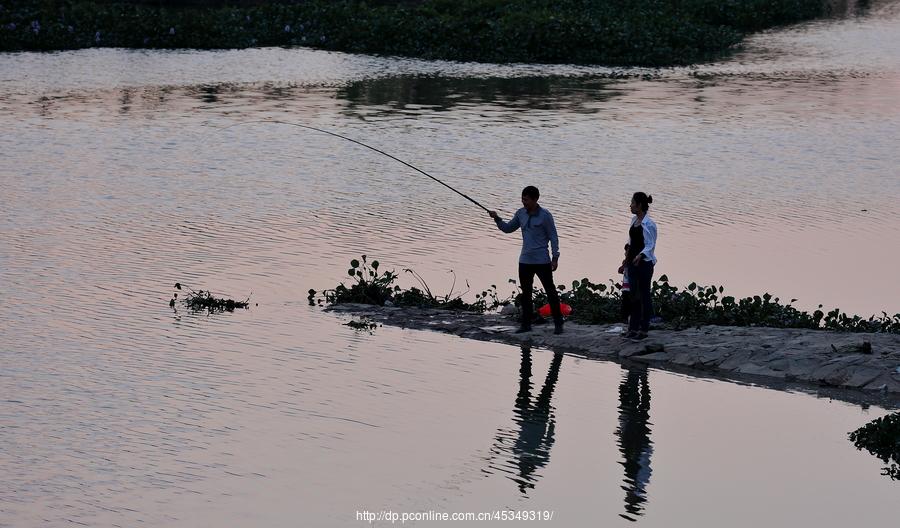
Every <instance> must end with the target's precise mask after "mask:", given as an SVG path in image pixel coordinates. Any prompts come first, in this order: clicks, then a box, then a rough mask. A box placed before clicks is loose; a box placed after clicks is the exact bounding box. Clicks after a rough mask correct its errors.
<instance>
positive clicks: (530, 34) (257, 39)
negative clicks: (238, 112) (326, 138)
mask: <svg viewBox="0 0 900 528" xmlns="http://www.w3.org/2000/svg"><path fill="white" fill-rule="evenodd" d="M0 4H2V5H0V51H17V50H63V49H77V48H88V47H125V48H199V49H215V48H247V47H256V46H309V47H314V48H321V49H329V50H339V51H348V52H360V53H375V54H386V55H402V56H411V57H422V58H427V59H449V60H464V61H482V62H539V63H582V64H606V65H612V66H667V65H679V64H690V63H694V62H698V61H703V60H709V59H713V58H716V57H719V56H721V55H722V54H724V53H727V52H728V51H729V50H731V49H732V48H733V47H734V46H735V45H736V44H738V43H739V42H740V41H741V39H742V38H743V37H744V35H746V34H747V33H748V32H752V31H757V30H760V29H764V28H768V27H772V26H776V25H781V24H788V23H793V22H798V21H801V20H806V19H810V18H814V17H816V16H821V15H822V14H824V13H825V12H826V11H827V9H828V8H827V4H826V3H825V2H824V1H823V0H419V1H413V0H407V1H380V2H378V1H375V2H372V1H370V2H365V1H362V0H296V1H285V0H282V1H280V2H276V1H272V2H250V1H247V0H244V1H239V2H231V3H226V2H215V1H212V0H193V1H185V0H181V1H171V0H170V1H164V0H157V1H155V2H128V1H102V0H12V1H9V0H5V1H3V0H0Z"/></svg>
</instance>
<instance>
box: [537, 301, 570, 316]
mask: <svg viewBox="0 0 900 528" xmlns="http://www.w3.org/2000/svg"><path fill="white" fill-rule="evenodd" d="M559 311H561V312H562V314H563V317H569V316H570V315H572V307H571V306H569V305H568V304H566V303H559ZM538 314H539V315H540V316H541V317H550V305H549V304H545V305H544V306H541V307H540V308H539V309H538Z"/></svg>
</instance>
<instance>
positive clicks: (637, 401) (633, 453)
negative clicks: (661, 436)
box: [616, 367, 653, 521]
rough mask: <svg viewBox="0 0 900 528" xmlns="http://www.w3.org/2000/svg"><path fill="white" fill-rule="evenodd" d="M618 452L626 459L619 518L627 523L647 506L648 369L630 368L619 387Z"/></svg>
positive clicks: (648, 469) (651, 445) (648, 444)
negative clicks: (623, 501) (622, 504)
mask: <svg viewBox="0 0 900 528" xmlns="http://www.w3.org/2000/svg"><path fill="white" fill-rule="evenodd" d="M616 435H618V437H619V451H620V452H621V453H622V456H623V457H624V458H625V460H624V461H623V462H620V463H621V464H622V465H623V466H624V467H625V485H624V486H622V488H623V489H624V490H625V511H626V512H627V513H628V515H626V514H620V515H621V516H622V517H624V518H626V519H628V520H629V521H635V520H636V519H634V518H633V517H631V516H632V515H641V514H642V512H643V509H644V503H645V502H647V484H649V483H650V473H652V470H651V469H650V455H651V454H652V453H653V443H652V442H651V441H650V385H649V383H648V382H647V369H646V368H643V367H631V368H629V369H628V371H627V372H626V374H625V376H624V377H623V379H622V383H620V384H619V428H618V429H617V430H616Z"/></svg>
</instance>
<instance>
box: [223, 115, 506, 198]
mask: <svg viewBox="0 0 900 528" xmlns="http://www.w3.org/2000/svg"><path fill="white" fill-rule="evenodd" d="M258 123H275V124H279V125H290V126H295V127H300V128H305V129H307V130H314V131H316V132H321V133H323V134H328V135H329V136H334V137H339V138H341V139H346V140H347V141H350V142H351V143H356V144H357V145H361V146H363V147H366V148H367V149H371V150H374V151H375V152H377V153H379V154H384V155H385V156H387V157H389V158H391V159H392V160H394V161H399V162H400V163H402V164H404V165H406V166H407V167H409V168H410V169H413V170H415V171H418V172H420V173H422V174H424V175H425V176H428V177H429V178H431V179H432V180H434V181H436V182H438V183H440V184H441V185H443V186H444V187H446V188H448V189H450V190H451V191H453V192H455V193H456V194H458V195H460V196H462V197H463V198H465V199H466V200H469V201H470V202H472V203H473V204H475V205H477V206H478V207H481V208H482V209H484V210H485V211H488V208H487V207H485V206H483V205H481V204H480V203H478V202H476V201H475V200H473V199H472V198H470V197H469V196H468V195H466V194H464V193H462V192H460V191H457V190H456V189H454V188H453V187H451V186H449V185H447V184H446V183H444V182H442V181H441V180H439V179H437V178H435V177H434V176H432V175H431V174H428V173H427V172H425V171H423V170H422V169H420V168H418V167H416V166H414V165H412V164H410V163H407V162H405V161H403V160H402V159H400V158H398V157H396V156H392V155H390V154H388V153H387V152H385V151H383V150H379V149H377V148H375V147H373V146H371V145H366V144H365V143H363V142H362V141H357V140H355V139H352V138H348V137H347V136H342V135H340V134H337V133H334V132H330V131H328V130H323V129H321V128H316V127H314V126H309V125H301V124H299V123H289V122H287V121H276V120H259V121H243V122H241V123H235V124H233V125H228V126H226V127H222V128H219V129H218V130H217V131H218V132H221V131H223V130H227V129H229V128H234V127H236V126H242V125H251V124H258Z"/></svg>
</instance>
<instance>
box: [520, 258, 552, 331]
mask: <svg viewBox="0 0 900 528" xmlns="http://www.w3.org/2000/svg"><path fill="white" fill-rule="evenodd" d="M535 275H537V276H538V279H540V281H541V285H542V286H543V287H544V291H545V292H547V302H548V303H549V304H550V312H552V313H553V322H554V323H556V324H557V325H561V324H562V320H563V319H562V311H560V309H559V293H558V292H557V291H556V285H554V284H553V268H552V267H551V264H522V263H521V262H520V263H519V285H520V286H521V287H522V326H523V327H526V328H529V327H531V318H532V317H533V316H534V301H533V300H532V299H531V293H532V289H533V288H534V276H535Z"/></svg>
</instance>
